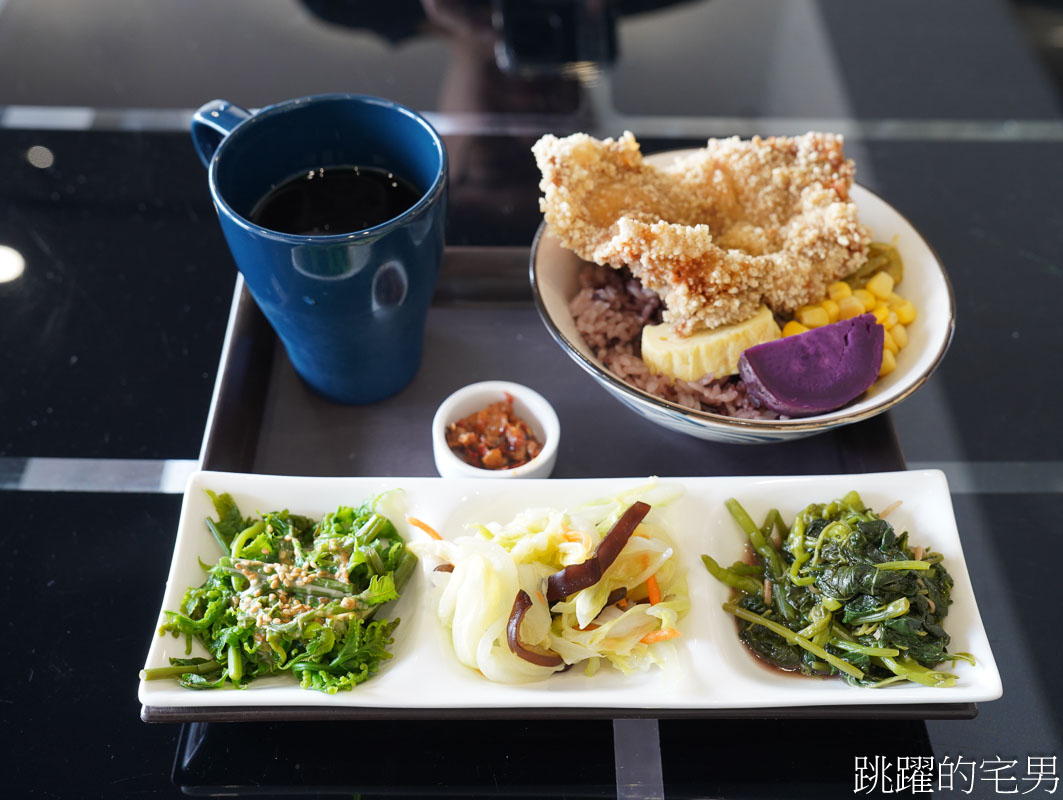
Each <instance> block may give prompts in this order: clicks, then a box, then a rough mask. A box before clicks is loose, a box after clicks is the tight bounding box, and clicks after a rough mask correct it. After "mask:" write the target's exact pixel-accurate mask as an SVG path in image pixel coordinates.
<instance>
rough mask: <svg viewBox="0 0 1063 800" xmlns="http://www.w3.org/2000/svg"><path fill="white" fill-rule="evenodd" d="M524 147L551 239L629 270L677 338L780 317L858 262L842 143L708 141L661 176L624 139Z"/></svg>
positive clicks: (836, 139)
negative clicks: (656, 298) (654, 298)
mask: <svg viewBox="0 0 1063 800" xmlns="http://www.w3.org/2000/svg"><path fill="white" fill-rule="evenodd" d="M532 152H533V153H534V154H535V160H536V162H537V163H538V165H539V170H540V171H541V172H542V181H541V182H540V183H539V188H540V189H541V190H542V192H543V195H544V196H543V197H542V198H540V200H539V205H540V208H541V209H542V212H543V215H544V217H545V218H546V222H547V225H548V226H549V228H550V230H551V231H552V232H553V233H554V234H555V235H556V236H557V237H558V238H559V239H560V241H561V244H562V245H563V246H565V247H567V248H568V249H570V250H572V251H574V252H575V253H576V254H577V255H578V256H580V257H581V258H583V259H585V260H588V261H593V262H595V263H597V264H603V265H609V266H612V267H615V268H619V267H622V266H627V267H629V268H630V269H631V271H632V273H634V275H635V276H636V277H638V278H639V279H640V280H641V281H642V283H643V285H644V286H646V287H648V288H650V289H652V290H653V291H655V292H657V294H659V295H660V296H661V298H662V300H664V303H665V305H666V306H667V309H666V311H665V314H664V319H665V321H666V322H669V323H671V324H672V325H673V327H674V328H675V330H676V331H677V332H678V333H680V334H684V335H686V334H690V333H692V332H694V331H695V330H700V329H704V328H709V329H711V328H716V327H718V326H720V325H727V324H730V323H733V322H740V321H742V320H745V319H748V318H749V317H750V316H752V315H753V313H754V312H755V311H756V309H757V307H758V306H760V304H761V303H766V304H767V305H768V306H769V307H770V308H771V309H772V310H773V311H777V312H782V313H791V312H793V311H795V310H796V309H797V308H798V307H799V306H802V305H805V304H807V303H810V302H813V301H815V300H818V299H819V298H821V297H822V296H823V295H824V294H825V293H826V287H827V285H828V284H830V283H832V282H833V281H836V280H838V279H839V278H842V277H844V276H846V275H848V274H850V273H851V272H853V271H854V270H856V269H857V268H858V267H859V266H860V265H861V264H863V263H864V261H865V260H866V258H867V244H868V242H869V241H870V236H869V235H868V232H867V230H865V229H864V227H863V226H861V225H860V224H859V223H858V222H857V220H856V206H855V205H854V204H853V203H851V202H849V188H850V187H851V186H852V180H853V164H852V162H851V161H847V160H846V159H845V157H844V156H843V155H842V139H841V137H840V136H834V135H831V134H825V133H807V134H805V135H804V136H797V137H793V138H784V137H772V138H769V139H760V138H753V139H752V140H750V141H742V140H740V139H738V138H731V139H719V140H718V139H710V140H709V142H708V146H707V147H705V148H704V149H702V150H698V151H696V152H694V153H693V154H691V155H688V156H685V157H683V158H681V159H678V160H676V161H675V162H674V163H673V164H671V165H669V166H667V167H664V168H659V167H655V166H653V165H651V164H647V163H646V162H645V161H643V158H642V153H641V152H640V150H639V145H638V142H637V141H635V137H634V136H632V135H631V133H624V135H623V136H621V137H620V138H619V139H617V140H613V139H606V140H604V141H601V140H598V139H594V138H592V137H590V136H587V135H586V134H582V133H577V134H574V135H572V136H568V137H566V138H564V139H558V138H557V137H555V136H544V137H542V138H541V139H540V140H539V141H538V142H536V144H535V146H534V147H533V148H532Z"/></svg>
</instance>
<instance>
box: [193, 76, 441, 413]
mask: <svg viewBox="0 0 1063 800" xmlns="http://www.w3.org/2000/svg"><path fill="white" fill-rule="evenodd" d="M191 130H192V141H193V143H194V144H195V147H196V150H197V151H198V153H199V157H200V158H201V159H202V160H203V163H204V164H205V165H206V166H207V167H208V171H209V182H210V193H211V196H212V198H213V200H214V207H215V208H216V209H217V212H218V219H219V220H220V221H221V227H222V231H223V232H224V234H225V239H226V241H227V242H228V244H229V249H230V250H231V251H232V254H233V258H234V259H235V260H236V265H237V267H238V269H239V270H240V272H241V274H242V275H243V277H244V282H245V284H246V285H247V288H248V290H249V291H250V292H251V295H252V297H254V299H255V301H256V302H257V303H258V306H259V308H261V309H262V311H263V313H264V314H265V315H266V318H267V319H268V320H269V322H270V324H271V325H272V326H273V329H274V330H275V331H276V332H277V335H278V336H279V337H280V340H281V342H283V344H284V347H285V349H286V350H287V352H288V356H289V358H290V359H291V362H292V365H293V366H294V367H295V370H296V372H298V373H299V375H300V376H302V378H303V379H304V380H305V381H306V382H307V383H308V384H309V385H310V386H311V387H313V388H314V389H316V390H317V391H318V392H320V393H321V394H323V395H324V396H326V397H328V398H330V399H332V400H336V401H338V402H341V403H352V404H361V403H372V402H375V401H377V400H382V399H384V398H386V397H390V396H391V395H393V394H395V393H396V392H398V391H399V390H400V389H402V388H403V387H404V386H406V385H407V384H408V383H409V382H410V381H411V380H412V379H413V376H414V375H415V374H416V372H417V368H418V367H419V365H420V362H421V349H422V343H423V339H424V324H425V318H426V316H427V313H428V307H429V304H430V303H431V300H432V294H433V292H434V291H435V284H436V277H437V276H438V274H439V266H440V261H441V259H442V252H443V229H444V224H445V220H446V192H447V154H446V149H445V148H444V146H443V141H442V139H441V138H440V137H439V134H437V133H436V132H435V130H433V129H432V126H431V125H429V124H428V122H426V121H425V120H424V119H423V118H422V117H421V116H419V115H418V114H416V113H414V112H413V111H411V110H410V109H408V108H405V107H403V106H401V105H399V104H398V103H393V102H391V101H389V100H382V99H379V98H376V97H367V96H360V95H347V94H330V95H318V96H313V97H304V98H301V99H298V100H290V101H288V102H285V103H280V104H278V105H275V106H270V107H268V108H264V109H262V110H261V111H259V112H257V113H255V114H251V113H249V112H248V111H246V110H244V109H242V108H240V107H238V106H234V105H232V104H231V103H228V102H226V101H224V100H214V101H212V102H210V103H207V104H206V105H204V106H203V107H202V108H200V109H199V110H198V111H197V112H196V113H195V115H194V117H193V119H192V126H191ZM333 167H337V168H340V167H363V168H364V167H371V168H374V169H377V170H386V171H389V172H391V171H393V172H394V173H395V174H397V175H400V176H402V177H403V178H404V179H405V180H406V181H407V182H408V183H409V184H411V185H412V186H413V187H414V189H415V190H416V192H418V193H419V199H417V201H416V202H415V203H414V204H413V205H412V206H411V207H410V208H408V209H407V210H406V211H404V212H402V213H400V214H398V216H395V217H393V218H391V219H388V220H386V221H384V222H382V223H380V224H378V225H375V226H373V227H369V228H365V229H363V230H356V231H344V232H335V233H332V232H330V233H328V234H325V235H307V234H294V233H285V232H281V231H275V230H270V229H269V228H265V227H262V226H261V225H258V224H256V223H255V222H252V221H251V217H252V211H254V210H255V208H256V205H258V203H259V201H260V200H262V199H263V198H264V197H266V196H267V195H268V194H269V193H270V192H271V191H272V190H273V189H275V188H276V187H277V186H278V185H281V184H284V183H285V182H286V181H288V180H290V179H292V178H294V177H296V176H299V175H301V174H303V175H306V174H308V173H310V172H313V171H318V170H321V169H328V168H333Z"/></svg>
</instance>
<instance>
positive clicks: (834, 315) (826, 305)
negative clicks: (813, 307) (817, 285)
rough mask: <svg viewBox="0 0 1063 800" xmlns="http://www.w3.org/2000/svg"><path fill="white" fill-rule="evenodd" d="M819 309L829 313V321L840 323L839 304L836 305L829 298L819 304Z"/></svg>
mask: <svg viewBox="0 0 1063 800" xmlns="http://www.w3.org/2000/svg"><path fill="white" fill-rule="evenodd" d="M819 307H820V308H822V309H823V310H824V311H826V312H827V319H829V320H830V321H831V322H837V321H838V304H837V303H835V302H834V301H833V300H831V299H830V298H827V299H826V300H824V301H823V302H822V303H820V304H819Z"/></svg>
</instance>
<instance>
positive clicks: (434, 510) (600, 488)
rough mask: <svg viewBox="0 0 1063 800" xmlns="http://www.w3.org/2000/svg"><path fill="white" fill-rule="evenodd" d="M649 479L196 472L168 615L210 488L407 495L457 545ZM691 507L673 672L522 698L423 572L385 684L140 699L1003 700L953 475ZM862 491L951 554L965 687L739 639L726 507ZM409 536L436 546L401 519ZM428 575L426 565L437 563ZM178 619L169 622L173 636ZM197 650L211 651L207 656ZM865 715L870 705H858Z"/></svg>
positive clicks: (714, 703)
mask: <svg viewBox="0 0 1063 800" xmlns="http://www.w3.org/2000/svg"><path fill="white" fill-rule="evenodd" d="M645 482H646V479H638V478H632V479H626V478H625V479H582V480H540V481H517V480H501V481H494V480H476V479H469V480H445V479H441V478H290V477H278V476H269V475H245V474H234V473H222V472H197V473H196V474H194V475H192V476H191V478H190V479H189V482H188V486H187V488H186V491H185V498H184V505H183V507H182V510H181V519H180V524H179V527H178V532H177V542H176V546H175V548H174V556H173V562H172V564H171V566H170V575H169V579H168V580H167V584H166V593H165V597H164V599H163V609H177V608H178V607H179V605H180V602H181V598H182V596H183V594H184V591H185V589H186V588H187V587H189V586H192V585H199V584H201V583H202V582H203V578H204V575H203V571H202V569H201V568H200V566H199V560H200V559H202V560H203V561H204V562H207V563H213V562H214V561H216V560H217V557H218V556H219V552H218V546H217V544H216V542H215V541H214V539H213V538H212V537H211V535H210V533H209V532H208V531H207V529H206V527H205V525H204V523H203V520H204V519H205V518H206V517H208V516H213V514H214V509H213V506H212V504H211V501H210V498H209V497H208V496H207V494H206V491H205V490H206V489H212V490H214V491H215V492H219V493H221V492H229V493H230V494H232V496H233V498H234V499H235V500H236V502H237V504H238V505H239V507H240V510H241V512H242V513H243V514H244V515H245V516H251V515H252V514H255V513H257V512H265V511H271V510H275V509H281V508H287V509H289V510H290V511H291V512H293V513H298V514H305V515H308V516H312V517H315V518H320V517H321V516H322V515H324V514H326V513H328V512H329V511H334V510H335V509H336V508H337V507H338V506H340V505H359V504H361V503H362V502H363V501H364V500H365V499H368V498H370V497H372V496H373V495H375V494H377V493H379V492H381V491H384V490H388V489H395V488H401V489H403V490H404V491H405V497H406V512H407V513H408V514H411V515H413V516H415V517H418V518H420V519H422V520H425V521H426V522H428V523H429V524H431V525H432V526H434V527H435V529H436V530H438V531H439V532H440V533H442V535H443V536H444V537H445V538H455V537H457V536H459V535H463V534H464V533H465V525H466V524H468V523H471V522H490V521H495V520H497V521H500V522H504V521H508V520H509V519H511V518H512V517H513V516H514V515H515V514H516V512H518V511H520V510H521V509H524V508H529V507H544V506H549V507H553V508H566V507H569V508H570V507H574V506H576V505H580V504H582V503H584V502H586V501H589V500H592V499H594V498H598V497H604V496H609V495H614V494H616V493H618V492H619V491H622V490H624V489H628V488H631V487H635V486H638V485H640V484H643V483H645ZM661 483H662V484H663V485H678V486H681V487H682V488H683V489H684V492H683V495H682V497H680V498H679V499H678V500H676V501H674V502H673V503H671V504H670V505H668V506H666V507H665V508H663V509H661V510H660V511H661V514H662V517H661V520H662V522H663V523H664V524H665V525H666V526H667V528H668V529H669V532H670V534H671V536H672V539H673V541H674V542H675V543H676V546H677V548H678V549H679V551H680V556H681V558H682V560H683V563H684V564H685V566H686V570H687V581H688V584H689V590H690V600H691V610H690V612H689V613H688V614H687V616H686V617H684V618H683V619H682V620H681V621H680V625H679V628H680V630H681V632H682V634H683V635H682V638H681V639H679V640H677V642H678V653H679V658H678V661H677V663H675V664H673V665H671V666H670V667H669V668H668V669H667V670H660V669H654V670H652V671H650V672H646V673H643V674H639V675H634V676H625V675H623V674H621V673H620V672H618V671H616V670H614V669H611V668H609V667H608V666H603V668H602V669H601V670H600V671H599V672H598V673H597V674H596V675H594V676H593V677H589V678H588V677H586V676H585V675H584V674H583V670H582V669H580V668H578V667H577V668H576V669H573V670H570V671H569V672H566V673H562V674H556V675H553V676H551V677H550V678H548V679H546V680H544V681H540V682H538V683H532V684H524V685H519V686H511V685H501V684H496V683H492V682H490V681H488V680H487V679H486V678H484V677H482V676H481V675H480V674H479V673H478V672H475V671H473V670H470V669H468V668H466V667H463V666H461V665H460V664H459V663H458V662H457V660H456V659H455V657H454V654H453V651H452V650H451V645H450V641H449V638H448V636H447V635H446V633H445V632H444V631H443V630H442V626H441V625H440V624H439V622H438V620H437V618H436V615H435V610H434V609H433V608H431V607H430V605H429V602H430V594H429V592H428V590H427V581H426V580H425V575H424V571H423V569H418V571H417V573H415V575H414V577H413V578H412V579H411V581H410V583H409V585H408V586H407V588H406V590H405V592H404V594H403V597H402V598H401V599H400V600H399V601H398V603H397V604H396V606H395V607H394V609H393V610H392V611H391V614H389V616H398V617H400V618H401V619H402V622H401V624H400V625H399V626H398V628H397V629H396V631H395V644H394V646H393V648H392V652H393V654H394V658H393V659H391V660H390V661H388V662H386V663H385V664H384V665H383V667H382V669H381V671H380V673H379V674H377V675H376V676H375V677H373V678H371V679H370V680H369V681H367V682H366V683H364V684H362V685H360V686H357V687H355V689H354V690H353V691H350V692H340V693H338V694H335V695H326V694H322V693H319V692H314V691H306V690H303V689H300V688H299V687H298V686H297V685H296V682H295V679H294V678H291V677H290V676H282V677H276V678H268V679H263V680H259V681H256V682H254V683H253V684H251V686H250V687H249V688H247V689H245V690H243V691H235V690H217V691H193V690H188V689H182V688H181V687H180V686H178V685H177V683H176V682H174V681H141V683H140V692H139V698H140V702H141V703H142V704H143V705H145V706H147V707H150V708H170V709H172V708H188V709H193V708H195V709H201V710H205V709H208V708H211V707H214V708H247V709H251V708H256V709H269V708H281V707H291V706H302V707H306V706H322V707H332V708H365V709H388V708H392V709H473V710H475V709H491V710H497V709H513V710H515V711H518V712H519V710H520V709H544V708H557V709H562V708H564V709H578V708H586V709H604V708H614V709H662V710H664V709H670V710H676V709H686V710H689V709H695V710H696V709H705V710H706V711H709V710H720V709H742V708H784V707H804V706H861V705H873V706H881V705H894V704H897V705H904V704H938V703H971V702H979V701H987V700H994V699H996V698H998V697H1000V695H1001V683H1000V675H999V673H998V671H997V666H996V662H995V661H994V660H993V654H992V652H991V651H990V648H989V641H988V639H987V637H986V632H985V628H984V627H983V626H982V621H981V618H980V616H979V614H978V607H977V605H976V604H975V599H974V593H973V591H972V588H971V580H970V577H969V576H968V574H967V566H966V564H965V562H964V559H963V552H962V549H961V547H960V536H959V533H958V531H957V529H956V520H955V517H954V515H953V510H952V503H951V499H950V496H949V490H948V485H947V484H946V481H945V476H944V475H943V474H942V473H941V472H938V471H936V470H928V471H922V472H891V473H877V474H863V475H826V476H810V477H779V478H771V477H734V478H668V479H662V480H661ZM851 489H855V490H857V491H858V492H859V493H860V495H861V497H862V498H863V500H864V502H865V503H867V504H868V505H869V506H870V507H871V508H874V509H882V508H884V507H886V506H887V505H889V504H891V503H893V502H894V501H895V500H902V501H903V504H902V505H901V506H900V508H898V509H897V510H895V511H894V512H892V513H891V514H890V516H889V521H890V522H891V523H892V524H893V525H894V527H895V528H896V529H897V530H898V532H901V531H905V530H907V531H910V532H911V537H910V540H911V542H912V543H913V544H922V545H924V546H925V547H928V548H930V549H933V550H935V551H938V552H941V553H942V554H944V557H945V561H944V563H945V566H946V567H947V568H948V570H949V572H950V574H951V575H952V577H953V579H954V580H955V586H954V589H953V594H952V597H953V604H952V607H951V608H950V610H949V616H948V619H947V621H946V625H945V627H946V629H947V630H948V632H949V633H950V635H951V636H952V643H951V645H950V647H949V650H950V652H967V653H971V654H972V655H973V656H974V658H975V665H974V666H970V665H968V664H965V663H963V662H959V663H957V664H956V666H955V667H954V668H951V667H949V665H948V664H946V665H944V666H943V667H942V669H945V670H946V671H951V672H955V673H956V674H957V675H958V676H959V679H958V680H957V681H956V684H955V685H954V686H952V687H950V688H947V689H944V688H928V687H924V686H918V685H914V684H899V685H892V686H889V687H886V688H883V689H860V688H854V687H851V686H849V685H847V684H845V683H844V682H843V681H841V680H821V679H814V678H805V677H801V676H795V675H789V674H785V673H781V672H778V671H775V670H771V669H768V668H765V667H763V666H761V665H760V664H759V663H758V662H756V661H755V660H754V659H753V657H752V656H751V655H750V654H749V652H748V651H747V650H746V649H745V647H744V646H743V645H742V644H741V642H739V640H738V636H737V635H736V631H735V623H734V619H733V618H732V617H731V615H730V614H728V613H726V612H725V611H723V610H722V609H721V607H720V606H721V604H722V603H723V602H724V601H725V600H726V599H727V597H728V591H729V590H728V589H727V588H726V587H725V586H723V585H722V584H720V583H718V582H717V581H716V580H715V579H713V578H712V576H710V575H709V574H708V572H706V570H705V568H704V566H703V565H702V563H701V554H702V553H708V554H710V555H712V556H713V557H715V558H716V559H717V560H718V561H719V562H720V563H731V562H732V561H734V560H736V559H739V558H741V557H742V554H743V547H744V543H745V541H746V539H745V534H744V533H743V532H742V531H741V530H740V529H739V528H738V526H737V525H736V524H735V523H734V521H733V520H732V519H731V517H730V515H729V514H728V512H727V509H726V508H725V507H724V501H725V500H726V499H727V498H728V497H735V498H737V499H738V500H739V501H740V502H741V503H742V504H743V505H744V506H745V508H746V509H747V510H748V511H749V513H750V514H751V515H752V517H753V518H754V519H757V520H760V519H763V518H764V516H765V514H766V513H767V512H768V510H769V509H770V508H773V507H774V508H778V509H779V510H780V511H781V512H782V515H783V517H784V518H785V519H787V520H789V519H792V517H793V516H794V514H796V513H797V512H798V511H800V510H802V509H803V508H804V507H805V506H806V505H808V504H809V503H812V502H827V501H829V500H832V499H835V498H837V497H841V496H842V495H843V494H845V492H847V491H849V490H851ZM394 522H395V524H396V526H397V527H398V528H399V531H400V533H402V535H403V536H405V537H406V538H407V540H410V539H412V538H415V537H422V536H424V535H425V534H423V533H422V532H420V531H418V530H417V529H415V528H414V529H411V528H410V527H409V526H407V524H406V523H405V520H394ZM423 566H424V565H422V567H423ZM164 619H165V617H164V616H163V614H162V611H160V614H159V624H162V622H163V621H164ZM184 651H185V643H184V639H183V638H180V639H175V638H173V637H172V636H169V635H167V636H165V637H160V636H155V637H153V640H152V644H151V648H150V650H149V651H148V657H147V662H146V666H148V667H161V666H167V665H168V664H169V661H168V659H169V658H170V657H171V656H173V657H182V656H184V654H185V653H184ZM197 654H199V655H203V653H202V652H198V653H197ZM854 710H855V709H854Z"/></svg>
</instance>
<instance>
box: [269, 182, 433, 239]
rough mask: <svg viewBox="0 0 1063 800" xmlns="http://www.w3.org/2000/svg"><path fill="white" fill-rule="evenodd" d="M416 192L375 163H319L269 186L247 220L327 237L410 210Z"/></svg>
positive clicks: (271, 228) (287, 230)
mask: <svg viewBox="0 0 1063 800" xmlns="http://www.w3.org/2000/svg"><path fill="white" fill-rule="evenodd" d="M421 194H422V193H421V192H419V191H418V190H417V189H415V188H414V186H413V185H412V184H411V183H410V182H409V181H407V180H406V179H405V178H402V177H401V176H399V175H397V174H396V173H394V172H392V171H390V170H386V169H380V168H378V167H353V166H339V167H321V168H319V169H314V170H307V171H306V172H304V173H301V174H299V175H296V176H295V177H293V178H289V179H288V180H286V181H284V182H283V183H280V184H278V185H277V186H276V187H274V188H273V189H272V190H270V192H269V193H268V194H266V196H265V197H263V198H262V199H261V200H259V201H258V202H257V203H256V204H255V207H254V208H253V209H252V210H251V214H250V218H251V221H252V222H254V223H255V224H256V225H260V226H262V227H263V228H269V229H270V230H272V231H279V232H281V233H294V234H297V235H305V236H328V235H331V234H337V233H353V232H354V231H361V230H365V229H366V228H372V227H375V226H377V225H380V224H381V223H383V222H387V221H388V220H389V219H393V218H395V217H397V216H399V214H402V213H403V212H404V211H406V210H407V209H409V208H410V207H411V206H412V205H413V204H414V203H416V202H417V200H418V199H419V198H420V197H421Z"/></svg>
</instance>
